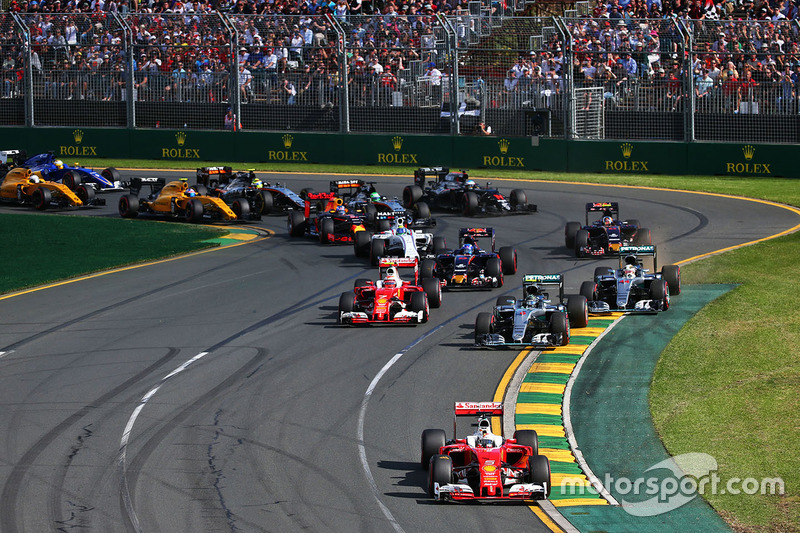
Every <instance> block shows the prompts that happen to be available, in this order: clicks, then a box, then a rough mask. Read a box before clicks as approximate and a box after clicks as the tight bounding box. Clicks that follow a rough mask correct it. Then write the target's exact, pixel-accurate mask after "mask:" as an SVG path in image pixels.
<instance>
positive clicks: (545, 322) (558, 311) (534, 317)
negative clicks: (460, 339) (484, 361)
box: [475, 274, 589, 348]
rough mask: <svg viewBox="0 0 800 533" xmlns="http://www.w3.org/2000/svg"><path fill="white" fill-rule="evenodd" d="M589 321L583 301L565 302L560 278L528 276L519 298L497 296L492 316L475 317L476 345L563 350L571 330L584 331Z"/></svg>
mask: <svg viewBox="0 0 800 533" xmlns="http://www.w3.org/2000/svg"><path fill="white" fill-rule="evenodd" d="M551 293H555V294H553V295H551ZM553 296H557V297H558V300H557V302H556V303H553V301H552V298H553ZM588 319H589V308H588V305H587V301H586V297H585V296H582V295H579V294H575V295H572V296H569V297H568V298H565V297H564V277H563V276H562V275H561V274H529V275H527V276H525V277H524V278H523V280H522V298H520V299H519V300H517V299H516V298H514V297H513V296H500V297H498V298H497V303H496V304H495V307H494V310H493V311H492V312H491V313H479V314H478V317H477V318H476V319H475V344H477V345H479V346H532V347H534V348H550V347H553V346H566V345H567V344H569V338H570V328H571V327H573V328H584V327H586V324H587V322H588Z"/></svg>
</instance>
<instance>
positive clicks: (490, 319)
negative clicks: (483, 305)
mask: <svg viewBox="0 0 800 533" xmlns="http://www.w3.org/2000/svg"><path fill="white" fill-rule="evenodd" d="M489 333H494V314H492V313H478V316H477V317H475V344H478V343H479V341H480V340H481V338H482V337H483V336H484V335H488V334H489Z"/></svg>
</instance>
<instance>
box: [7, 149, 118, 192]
mask: <svg viewBox="0 0 800 533" xmlns="http://www.w3.org/2000/svg"><path fill="white" fill-rule="evenodd" d="M5 153H6V154H12V155H13V159H14V162H15V164H16V166H20V167H25V168H29V169H31V170H32V171H33V172H34V173H37V174H38V175H39V176H40V177H41V178H43V179H45V180H47V181H56V182H60V183H63V184H64V185H66V186H67V187H69V188H70V189H71V190H73V191H75V190H77V188H78V186H79V185H81V184H83V185H86V186H88V187H91V188H92V189H94V190H95V192H104V191H115V190H117V191H118V190H122V181H121V179H122V178H121V176H120V173H119V171H118V170H117V169H116V168H113V167H109V168H106V169H103V170H102V171H100V172H97V171H95V170H92V169H90V168H84V167H81V166H79V165H78V163H75V165H74V166H69V165H67V164H65V163H64V162H63V161H61V160H60V159H57V158H56V157H55V155H53V152H47V153H45V154H38V155H35V156H33V157H31V158H29V159H25V160H24V161H21V159H22V158H24V157H25V155H24V152H21V151H18V150H6V151H5Z"/></svg>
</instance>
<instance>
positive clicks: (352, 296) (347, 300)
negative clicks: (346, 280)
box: [336, 291, 356, 324]
mask: <svg viewBox="0 0 800 533" xmlns="http://www.w3.org/2000/svg"><path fill="white" fill-rule="evenodd" d="M355 302H356V293H355V292H353V291H349V292H343V293H342V294H341V296H339V314H338V315H337V317H336V321H337V322H338V323H339V324H342V323H343V322H342V313H352V312H353V309H354V308H355Z"/></svg>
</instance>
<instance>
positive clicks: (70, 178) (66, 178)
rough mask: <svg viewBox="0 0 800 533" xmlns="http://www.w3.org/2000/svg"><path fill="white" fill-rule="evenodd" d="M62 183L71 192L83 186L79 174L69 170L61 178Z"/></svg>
mask: <svg viewBox="0 0 800 533" xmlns="http://www.w3.org/2000/svg"><path fill="white" fill-rule="evenodd" d="M61 183H63V184H64V185H66V187H67V188H68V189H69V190H71V191H74V190H75V188H76V187H77V186H78V185H80V184H81V177H80V175H79V174H78V173H77V172H73V171H71V170H67V171H66V172H64V175H63V176H62V177H61Z"/></svg>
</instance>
